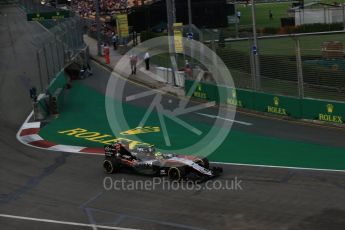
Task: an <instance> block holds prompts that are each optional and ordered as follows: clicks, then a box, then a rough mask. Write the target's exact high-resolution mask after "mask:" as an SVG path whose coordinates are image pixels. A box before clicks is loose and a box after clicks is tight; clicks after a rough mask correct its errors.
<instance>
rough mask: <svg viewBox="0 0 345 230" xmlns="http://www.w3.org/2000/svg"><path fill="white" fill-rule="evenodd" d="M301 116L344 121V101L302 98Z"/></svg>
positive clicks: (329, 120) (337, 121) (339, 122)
mask: <svg viewBox="0 0 345 230" xmlns="http://www.w3.org/2000/svg"><path fill="white" fill-rule="evenodd" d="M302 106H303V118H305V119H312V120H319V121H328V122H333V123H338V124H343V123H344V122H345V103H340V102H335V101H324V100H316V99H310V98H306V99H302Z"/></svg>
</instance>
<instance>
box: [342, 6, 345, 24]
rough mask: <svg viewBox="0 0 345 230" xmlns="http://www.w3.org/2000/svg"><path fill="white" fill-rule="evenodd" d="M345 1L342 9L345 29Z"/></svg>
mask: <svg viewBox="0 0 345 230" xmlns="http://www.w3.org/2000/svg"><path fill="white" fill-rule="evenodd" d="M344 7H345V3H343V4H342V7H341V8H342V11H343V30H345V11H344Z"/></svg>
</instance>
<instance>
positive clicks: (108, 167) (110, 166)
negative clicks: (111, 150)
mask: <svg viewBox="0 0 345 230" xmlns="http://www.w3.org/2000/svg"><path fill="white" fill-rule="evenodd" d="M103 168H104V170H105V172H106V173H108V174H112V173H114V172H116V168H115V165H114V163H113V162H112V161H111V160H108V159H106V160H104V161H103Z"/></svg>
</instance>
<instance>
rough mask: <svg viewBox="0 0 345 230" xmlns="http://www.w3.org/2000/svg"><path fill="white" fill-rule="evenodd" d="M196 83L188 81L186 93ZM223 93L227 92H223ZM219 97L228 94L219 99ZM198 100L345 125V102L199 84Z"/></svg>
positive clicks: (195, 95) (195, 93)
mask: <svg viewBox="0 0 345 230" xmlns="http://www.w3.org/2000/svg"><path fill="white" fill-rule="evenodd" d="M192 84H193V81H191V80H186V81H185V90H186V93H187V92H188V90H190V88H191V87H192ZM221 92H227V93H226V94H225V93H221ZM219 95H227V97H226V98H225V97H220V96H219ZM192 96H193V97H195V98H199V99H203V100H208V101H216V102H217V103H220V104H227V105H232V106H236V107H239V108H246V109H252V110H256V111H260V112H266V113H272V114H275V115H280V116H288V117H293V118H298V119H309V120H319V121H326V122H331V123H337V124H343V123H344V122H345V103H342V102H336V101H326V100H317V99H312V98H305V99H300V98H295V97H289V96H282V95H274V94H267V93H262V92H253V91H250V90H243V89H233V88H229V87H226V86H218V87H217V86H216V85H212V84H206V83H201V82H199V83H197V86H196V89H195V91H194V92H193V93H192Z"/></svg>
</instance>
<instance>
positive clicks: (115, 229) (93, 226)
mask: <svg viewBox="0 0 345 230" xmlns="http://www.w3.org/2000/svg"><path fill="white" fill-rule="evenodd" d="M0 217H3V218H10V219H17V220H27V221H36V222H43V223H51V224H63V225H70V226H79V227H89V228H92V229H97V228H100V229H111V230H138V229H134V228H121V227H113V226H105V225H97V224H85V223H78V222H70V221H61V220H52V219H42V218H33V217H26V216H14V215H7V214H0Z"/></svg>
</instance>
